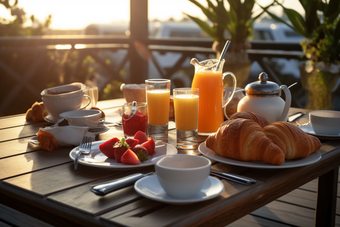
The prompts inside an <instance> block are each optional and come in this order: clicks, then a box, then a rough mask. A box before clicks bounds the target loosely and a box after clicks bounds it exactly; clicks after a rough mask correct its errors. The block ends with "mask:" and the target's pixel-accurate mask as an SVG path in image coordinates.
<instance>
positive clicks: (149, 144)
mask: <svg viewBox="0 0 340 227" xmlns="http://www.w3.org/2000/svg"><path fill="white" fill-rule="evenodd" d="M142 146H143V147H145V148H146V149H147V150H148V153H149V155H153V154H154V153H155V147H156V145H155V141H154V140H153V139H152V138H151V137H149V140H148V141H146V142H144V143H142Z"/></svg>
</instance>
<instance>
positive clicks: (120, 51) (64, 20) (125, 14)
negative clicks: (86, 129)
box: [0, 0, 339, 116]
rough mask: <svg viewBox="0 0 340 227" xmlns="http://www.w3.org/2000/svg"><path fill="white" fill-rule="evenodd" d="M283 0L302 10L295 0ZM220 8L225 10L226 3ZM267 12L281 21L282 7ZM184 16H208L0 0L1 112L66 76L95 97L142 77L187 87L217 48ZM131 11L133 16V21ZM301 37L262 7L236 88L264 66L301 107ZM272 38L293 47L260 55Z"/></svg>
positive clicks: (183, 3) (104, 2) (189, 7)
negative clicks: (90, 88) (197, 63)
mask: <svg viewBox="0 0 340 227" xmlns="http://www.w3.org/2000/svg"><path fill="white" fill-rule="evenodd" d="M141 2H142V3H141ZM198 2H201V4H202V5H204V6H206V5H207V2H206V1H198ZM271 2H272V1H267V0H258V1H256V4H255V5H254V8H253V14H254V15H257V14H258V12H260V11H261V10H262V9H261V7H260V6H259V5H262V6H266V5H268V4H270V3H271ZM282 3H283V5H285V6H288V7H292V8H294V9H295V10H298V11H299V12H301V13H303V11H302V9H301V6H300V4H298V1H297V0H285V1H282ZM258 4H259V5H258ZM140 6H142V7H144V6H146V8H145V9H144V8H139V9H138V7H140ZM135 7H137V9H136V8H135ZM225 7H226V8H227V9H228V8H229V4H228V2H227V1H225ZM138 10H140V12H141V14H143V13H144V15H146V19H147V22H145V21H143V22H141V21H140V22H138V18H140V16H141V17H143V15H135V14H134V12H138ZM270 11H271V12H272V13H274V14H275V15H277V16H279V17H281V18H283V19H286V15H285V14H284V13H283V11H282V9H281V8H280V7H271V8H270ZM136 14H137V13H136ZM187 14H190V15H192V16H195V17H198V18H201V19H202V20H203V21H207V22H208V19H207V17H206V16H205V15H204V14H203V13H202V11H201V10H200V9H199V8H198V7H196V6H195V5H194V4H192V2H190V1H188V0H148V1H147V0H140V1H138V0H130V1H121V0H96V1H90V0H82V1H77V0H58V1H56V0H18V1H15V0H14V1H11V0H1V1H0V46H1V47H0V78H1V83H0V84H1V89H0V116H6V115H12V114H20V113H24V112H26V110H27V109H28V108H29V107H30V106H31V105H32V104H33V103H34V102H35V101H41V99H40V92H41V91H42V90H43V89H44V88H47V87H53V86H58V85H61V84H67V83H72V82H82V83H84V84H86V85H96V86H98V89H99V100H106V99H112V98H119V97H123V95H122V93H121V91H120V86H121V84H122V83H142V82H143V81H144V79H146V78H159V77H163V78H170V79H171V80H172V86H173V88H174V87H180V86H191V81H192V77H193V75H194V67H193V66H192V65H190V63H189V62H190V59H191V58H192V57H196V58H198V59H199V60H204V59H207V58H215V57H216V53H215V52H214V50H213V49H212V48H211V47H212V44H213V41H214V40H213V39H212V38H211V37H210V36H209V35H208V34H206V33H205V32H203V31H202V29H201V28H200V27H199V26H198V25H197V23H195V22H194V21H193V20H191V19H190V18H189V17H188V16H187ZM134 16H136V17H137V22H136V21H134V22H133V23H132V21H131V20H132V19H131V18H133V17H134ZM134 20H136V19H134ZM139 23H140V24H139ZM145 28H146V29H145ZM138 29H140V31H138ZM142 29H143V30H142ZM132 30H134V31H135V32H134V33H131V32H132ZM146 31H147V32H146ZM138 32H140V33H138ZM145 33H147V35H145ZM134 34H135V35H134ZM225 36H226V37H228V33H226V34H225ZM303 39H304V37H302V36H300V35H299V34H297V33H296V32H295V31H294V30H292V29H291V28H289V27H287V26H285V25H283V24H280V23H277V22H276V21H274V20H273V19H271V18H270V17H269V16H268V14H266V13H263V14H262V15H261V16H260V17H259V18H257V19H256V21H255V23H254V24H253V30H252V35H251V37H249V42H250V43H251V44H252V46H251V48H250V49H249V50H248V52H247V53H248V54H249V56H251V58H250V59H251V64H250V71H249V72H247V73H245V74H247V77H246V80H245V83H244V84H238V86H240V87H244V85H245V84H247V83H249V82H253V81H256V80H257V76H258V75H259V73H260V72H262V71H264V69H263V67H264V64H265V67H269V70H270V73H268V72H267V73H268V74H270V80H274V81H276V82H278V83H280V84H285V85H287V86H289V85H291V84H293V83H295V82H298V83H297V85H295V86H293V87H292V88H291V92H292V93H293V98H294V101H293V103H292V106H296V107H304V103H305V93H304V90H303V89H302V87H301V85H300V82H299V77H300V73H299V59H298V58H299V57H301V56H303V54H302V51H301V47H300V46H299V43H300V41H301V40H303ZM276 42H277V43H281V44H282V43H283V44H285V45H286V46H285V47H289V48H290V49H287V50H288V51H292V52H291V53H290V54H288V55H287V54H282V53H281V52H282V48H281V50H280V51H281V52H280V53H275V54H272V53H270V52H268V51H267V52H266V53H263V50H264V48H267V47H268V48H269V47H274V48H273V49H275V47H276V46H279V45H276V44H275V43H276ZM262 44H270V45H271V46H266V47H264V46H263V45H262ZM287 45H288V46H287ZM271 49H272V48H271ZM261 51H262V52H261ZM227 55H228V53H227ZM259 59H260V60H259ZM139 62H143V65H139ZM266 69H267V68H266ZM226 70H228V71H229V70H230V71H232V70H231V69H226ZM266 71H267V70H266ZM240 74H241V73H240ZM248 74H249V77H248ZM271 75H275V76H274V77H271ZM334 103H335V104H334V105H335V108H339V107H337V106H336V103H337V102H336V100H335V101H334Z"/></svg>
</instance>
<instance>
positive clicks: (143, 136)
mask: <svg viewBox="0 0 340 227" xmlns="http://www.w3.org/2000/svg"><path fill="white" fill-rule="evenodd" d="M133 138H134V139H138V140H139V143H138V144H142V143H144V142H146V141H148V136H147V135H146V134H145V133H144V132H142V131H138V132H136V134H135V136H134V137H133Z"/></svg>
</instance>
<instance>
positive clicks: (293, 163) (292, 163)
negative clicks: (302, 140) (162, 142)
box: [198, 142, 321, 169]
mask: <svg viewBox="0 0 340 227" xmlns="http://www.w3.org/2000/svg"><path fill="white" fill-rule="evenodd" d="M198 150H199V152H200V153H201V154H203V155H205V156H207V157H208V158H211V159H213V160H215V161H218V162H221V163H225V164H230V165H234V166H242V167H249V168H257V169H286V168H294V167H300V166H306V165H310V164H313V163H315V162H317V161H319V160H320V159H321V154H320V152H318V151H317V152H315V153H313V154H311V155H309V156H308V157H306V158H303V159H296V160H286V161H285V162H284V163H283V164H282V165H280V166H276V165H271V164H267V163H264V162H244V161H238V160H234V159H230V158H224V157H222V156H219V155H217V154H216V153H215V152H214V151H212V150H210V149H209V148H207V147H206V146H205V143H204V142H203V143H201V144H200V145H199V147H198Z"/></svg>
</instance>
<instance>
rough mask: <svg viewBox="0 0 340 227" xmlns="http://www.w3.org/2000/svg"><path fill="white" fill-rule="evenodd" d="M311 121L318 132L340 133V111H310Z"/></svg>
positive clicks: (325, 133) (327, 133)
mask: <svg viewBox="0 0 340 227" xmlns="http://www.w3.org/2000/svg"><path fill="white" fill-rule="evenodd" d="M309 121H310V124H311V126H312V128H313V130H314V132H315V133H316V134H323V135H339V134H340V111H335V110H315V111H312V112H310V113H309Z"/></svg>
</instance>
